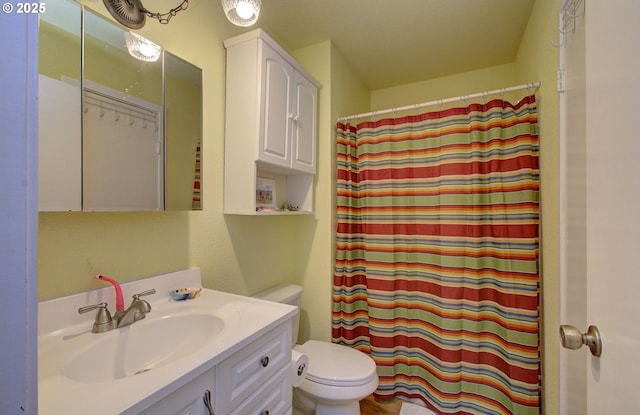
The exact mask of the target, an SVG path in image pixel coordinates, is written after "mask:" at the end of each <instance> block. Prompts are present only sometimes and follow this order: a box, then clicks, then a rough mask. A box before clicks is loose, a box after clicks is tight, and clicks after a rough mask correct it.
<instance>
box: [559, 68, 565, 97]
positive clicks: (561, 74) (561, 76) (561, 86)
mask: <svg viewBox="0 0 640 415" xmlns="http://www.w3.org/2000/svg"><path fill="white" fill-rule="evenodd" d="M558 92H564V69H558Z"/></svg>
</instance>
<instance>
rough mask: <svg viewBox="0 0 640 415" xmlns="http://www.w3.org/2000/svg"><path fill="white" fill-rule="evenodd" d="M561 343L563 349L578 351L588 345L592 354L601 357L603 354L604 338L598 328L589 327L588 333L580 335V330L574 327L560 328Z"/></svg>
mask: <svg viewBox="0 0 640 415" xmlns="http://www.w3.org/2000/svg"><path fill="white" fill-rule="evenodd" d="M560 341H561V342H562V347H564V348H566V349H571V350H577V349H579V348H581V347H582V345H583V344H584V345H586V346H588V347H589V350H591V354H592V355H594V356H597V357H599V356H600V355H601V354H602V336H600V331H599V330H598V328H597V327H596V326H589V328H588V329H587V332H586V333H580V330H578V329H577V328H575V327H573V326H569V325H562V326H560Z"/></svg>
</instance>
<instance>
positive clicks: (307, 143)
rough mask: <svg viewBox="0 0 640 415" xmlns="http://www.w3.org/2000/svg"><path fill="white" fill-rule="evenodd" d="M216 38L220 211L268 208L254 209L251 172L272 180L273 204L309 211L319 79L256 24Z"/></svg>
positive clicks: (230, 212)
mask: <svg viewBox="0 0 640 415" xmlns="http://www.w3.org/2000/svg"><path fill="white" fill-rule="evenodd" d="M224 45H225V47H226V48H227V71H226V77H227V78H226V117H225V191H224V211H225V213H227V214H273V213H274V212H273V211H269V212H256V184H257V178H258V177H262V178H266V179H271V180H273V181H274V183H275V195H276V199H277V200H276V203H275V205H276V206H277V207H280V206H281V205H282V204H283V203H284V202H288V203H290V204H291V205H294V206H298V207H299V208H300V211H299V212H300V213H311V212H312V211H313V191H312V190H313V189H312V187H313V176H314V174H315V172H316V134H317V113H318V88H319V87H320V84H319V83H318V81H316V80H315V79H314V78H313V77H312V76H311V75H310V74H309V73H308V72H307V71H306V70H305V69H304V68H302V66H300V65H299V64H298V63H297V62H296V61H295V60H294V59H293V58H292V57H291V56H290V55H289V54H287V53H286V52H285V51H284V49H282V47H280V46H279V45H278V44H277V43H276V42H275V41H274V40H273V39H271V38H270V37H269V36H268V35H267V34H266V33H265V32H264V31H262V30H261V29H257V30H254V31H251V32H248V33H245V34H242V35H240V36H236V37H234V38H231V39H228V40H226V41H225V42H224Z"/></svg>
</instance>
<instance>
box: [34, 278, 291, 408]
mask: <svg viewBox="0 0 640 415" xmlns="http://www.w3.org/2000/svg"><path fill="white" fill-rule="evenodd" d="M199 284H200V272H199V269H197V268H193V269H190V270H186V271H180V272H176V273H171V274H164V275H162V276H158V277H151V278H147V279H143V280H137V281H134V282H131V283H126V284H122V289H123V292H124V294H125V299H127V300H125V301H126V302H128V299H130V298H131V295H133V294H134V293H137V292H142V291H144V290H147V289H149V288H155V289H156V294H155V295H152V296H149V297H144V298H145V299H147V300H148V301H149V303H150V304H151V307H152V310H151V312H150V313H149V314H148V315H147V317H146V318H145V319H143V320H140V321H138V322H136V323H134V324H133V325H131V326H128V327H123V328H119V329H114V330H111V331H109V332H107V333H102V334H94V333H91V327H92V324H93V317H94V316H95V314H94V313H93V312H91V313H87V314H89V315H88V316H87V315H79V314H77V309H78V308H79V307H81V306H84V305H87V304H96V303H99V302H102V301H105V302H107V303H109V304H115V301H113V294H112V291H114V290H113V289H112V287H107V288H106V289H99V290H95V291H91V292H88V293H82V294H77V295H73V296H69V297H64V298H60V299H55V300H50V301H44V302H41V303H40V304H39V309H38V313H39V335H38V359H39V362H38V364H39V368H38V387H39V402H38V404H39V413H40V414H41V415H76V414H77V415H87V414H92V415H101V414H104V415H114V414H122V415H130V414H136V413H138V412H140V411H141V410H143V409H144V408H146V407H147V406H149V405H150V404H152V403H153V402H155V401H157V400H158V399H160V398H162V397H163V396H166V395H168V394H170V393H172V392H173V391H175V390H177V389H178V388H180V387H181V386H183V385H185V384H187V383H188V382H190V381H191V380H192V379H194V378H196V377H197V376H199V375H201V374H202V373H204V372H205V371H207V370H209V369H211V368H213V367H214V366H216V365H217V364H218V363H220V362H221V361H223V360H224V359H225V358H227V357H229V356H230V355H232V354H233V353H234V352H236V351H237V350H239V349H240V348H242V347H243V346H245V345H248V344H250V343H252V342H253V341H255V340H256V339H258V338H259V337H261V336H263V335H264V334H265V333H267V332H269V331H270V330H271V329H272V328H274V327H276V326H278V325H280V324H282V323H284V322H286V321H287V320H289V321H290V320H291V319H292V317H293V316H294V315H295V314H296V313H297V309H296V308H295V307H292V306H288V305H283V304H277V303H272V302H267V301H262V300H259V299H255V298H251V297H244V296H239V295H235V294H229V293H224V292H221V291H215V290H209V289H203V290H202V292H201V294H200V295H199V296H198V297H196V298H194V299H190V300H185V301H172V300H170V296H169V292H170V291H172V290H174V289H176V288H182V287H194V286H198V285H199ZM212 316H213V317H212ZM163 319H166V321H168V320H169V319H174V320H173V321H174V322H176V321H178V322H179V321H182V322H185V321H189V322H190V321H191V320H193V321H196V320H197V321H202V324H206V325H207V326H209V325H210V324H209V323H210V322H211V321H214V320H215V322H216V324H211V325H210V327H203V328H202V330H203V333H204V334H202V333H200V332H197V333H195V335H193V334H192V333H189V331H191V330H193V327H196V326H193V324H200V323H193V324H192V323H191V322H190V323H189V326H188V327H187V330H188V331H186V332H184V333H182V332H181V330H180V327H179V326H178V328H176V326H175V325H173V326H172V325H165V326H162V325H163V324H164V323H165V322H163V321H162V320H163ZM185 319H186V320H185ZM198 319H199V320H198ZM212 319H213V320H212ZM154 325H156V326H157V327H169V328H170V332H168V333H161V334H158V333H152V335H151V336H147V335H145V336H144V339H143V341H148V342H150V343H149V344H147V345H145V347H149V349H150V350H151V349H154V348H156V346H157V345H159V344H162V343H163V342H164V341H163V339H165V340H166V339H169V338H168V337H163V336H178V337H177V338H178V339H179V337H180V336H184V337H185V338H187V339H189V340H191V339H192V338H193V339H194V341H190V342H187V343H184V342H183V343H182V344H181V345H180V347H185V349H184V350H186V352H185V354H184V355H180V356H173V357H172V359H170V360H169V361H164V362H162V363H161V364H157V366H153V367H152V368H151V369H146V370H144V371H139V372H140V373H135V374H132V373H126V370H125V371H122V370H121V369H120V372H119V374H117V373H116V375H114V374H113V373H109V372H108V371H107V372H105V373H102V372H100V371H94V370H87V367H86V366H93V364H94V363H92V361H91V360H84V361H85V362H87V361H88V362H90V363H89V364H85V365H78V364H76V363H75V362H83V360H82V356H83V353H84V354H85V355H87V354H91V355H90V358H91V359H98V361H97V363H96V365H97V366H100V365H101V364H103V363H104V362H102V361H99V360H100V359H108V358H109V357H108V356H106V355H109V354H110V355H117V353H120V352H121V351H118V350H117V349H118V348H119V347H120V346H121V345H123V344H126V343H127V342H128V341H129V342H131V341H132V340H131V339H135V334H136V332H134V330H140V331H141V332H143V333H147V332H150V331H149V330H151V331H152V330H154V327H155V326H154ZM214 326H215V327H214ZM144 330H147V332H145V331H144ZM207 333H208V334H207ZM158 336H160V337H158ZM173 339H174V338H171V339H169V340H171V341H173ZM136 340H137V339H136ZM98 343H103V344H105V345H115V349H116V351H114V350H112V349H113V348H112V347H109V350H106V349H104V348H102V349H101V348H100V347H96V344H98ZM126 347H130V346H126ZM126 347H123V348H126ZM94 350H95V351H96V352H94ZM179 350H182V349H179ZM170 352H171V350H168V351H167V353H170ZM93 354H95V356H94V355H93ZM121 354H122V355H123V356H125V357H124V359H126V358H127V357H126V354H127V351H126V350H125V351H124V352H123V353H121ZM139 354H140V353H139ZM143 354H144V353H143ZM85 357H86V356H85ZM111 358H113V356H112V357H111ZM121 360H122V359H121ZM78 366H85V367H78ZM114 370H115V372H118V369H114ZM78 374H79V375H78ZM211 382H212V383H213V379H212V380H211Z"/></svg>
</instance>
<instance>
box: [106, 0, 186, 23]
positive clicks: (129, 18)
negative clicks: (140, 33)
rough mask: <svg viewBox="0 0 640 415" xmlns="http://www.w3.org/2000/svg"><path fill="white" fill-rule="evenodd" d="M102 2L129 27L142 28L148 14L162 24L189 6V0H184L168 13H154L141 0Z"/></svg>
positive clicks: (118, 19) (119, 21) (117, 18)
mask: <svg viewBox="0 0 640 415" xmlns="http://www.w3.org/2000/svg"><path fill="white" fill-rule="evenodd" d="M102 2H103V3H104V5H105V7H106V8H107V10H109V13H111V16H113V18H114V19H116V21H118V23H120V24H121V25H123V26H125V27H128V28H129V29H140V28H141V27H142V26H144V24H145V21H146V16H149V17H150V18H152V19H157V20H158V21H159V22H160V23H162V24H167V23H169V20H171V18H172V17H173V16H175V15H176V14H178V12H180V11H182V10H186V9H187V8H188V7H189V0H183V1H182V3H180V5H179V6H178V7H174V8H173V9H171V10H169V11H168V12H166V13H154V12H151V11H149V10H147V9H146V8H145V7H144V6H143V5H142V1H141V0H102Z"/></svg>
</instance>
